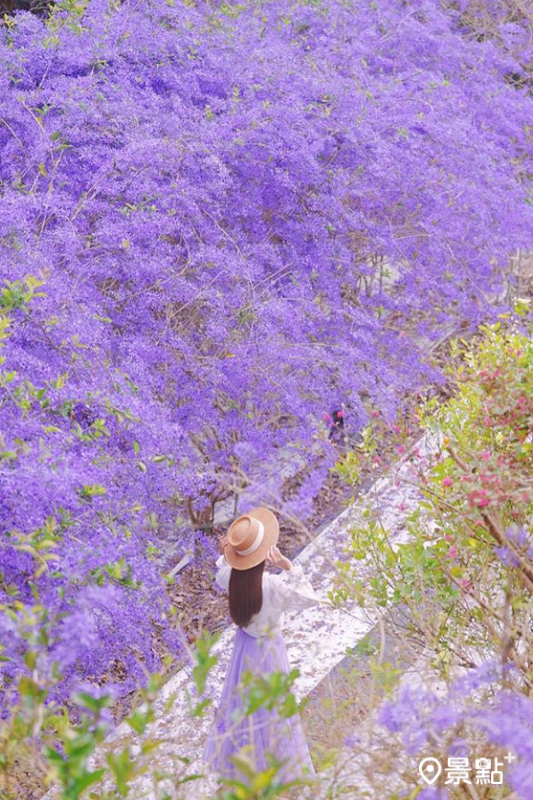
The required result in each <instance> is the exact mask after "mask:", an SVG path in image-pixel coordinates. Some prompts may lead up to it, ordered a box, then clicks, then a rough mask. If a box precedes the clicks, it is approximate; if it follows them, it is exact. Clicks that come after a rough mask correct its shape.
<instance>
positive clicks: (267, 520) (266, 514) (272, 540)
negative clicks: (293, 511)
mask: <svg viewBox="0 0 533 800" xmlns="http://www.w3.org/2000/svg"><path fill="white" fill-rule="evenodd" d="M246 514H249V515H250V516H251V517H255V519H258V520H259V521H260V522H262V523H263V525H264V528H265V533H264V536H263V541H262V542H261V544H260V545H259V547H258V548H257V550H255V551H254V552H253V553H249V554H248V555H247V556H240V555H239V554H238V553H237V552H236V551H235V550H234V549H233V547H232V546H231V545H230V544H229V543H228V544H227V545H226V547H225V548H224V558H225V559H226V561H227V562H228V564H229V565H230V566H231V567H233V569H250V567H256V566H257V565H258V564H260V563H261V561H264V560H265V558H266V554H267V553H268V551H269V549H270V548H271V547H272V545H274V544H276V542H277V541H278V538H279V522H278V518H277V517H276V515H275V514H274V513H273V512H272V511H271V510H270V509H269V508H265V507H264V506H258V507H257V508H252V509H251V510H250V511H247V512H246Z"/></svg>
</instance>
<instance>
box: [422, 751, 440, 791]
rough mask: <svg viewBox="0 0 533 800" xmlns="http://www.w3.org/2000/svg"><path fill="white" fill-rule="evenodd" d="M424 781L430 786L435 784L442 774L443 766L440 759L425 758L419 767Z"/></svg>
mask: <svg viewBox="0 0 533 800" xmlns="http://www.w3.org/2000/svg"><path fill="white" fill-rule="evenodd" d="M418 771H419V772H420V774H421V776H422V778H423V780H425V782H426V783H428V784H429V785H430V786H431V785H432V784H434V783H435V781H436V780H437V778H438V777H439V775H440V774H441V772H442V766H441V763H440V761H439V759H438V758H423V759H422V761H421V762H420V764H419V765H418Z"/></svg>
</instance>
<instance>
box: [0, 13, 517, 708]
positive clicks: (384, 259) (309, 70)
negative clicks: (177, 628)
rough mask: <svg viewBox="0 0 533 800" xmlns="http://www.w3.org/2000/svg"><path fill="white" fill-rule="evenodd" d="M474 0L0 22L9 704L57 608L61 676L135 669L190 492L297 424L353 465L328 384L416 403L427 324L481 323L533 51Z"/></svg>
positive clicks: (389, 401) (148, 643) (210, 495)
mask: <svg viewBox="0 0 533 800" xmlns="http://www.w3.org/2000/svg"><path fill="white" fill-rule="evenodd" d="M461 14H462V11H461V9H460V8H455V7H453V6H451V7H448V8H446V7H445V6H440V5H438V4H436V3H434V2H430V1H429V0H411V1H410V2H406V3H402V4H375V3H363V4H353V5H351V4H350V3H345V2H341V1H340V0H333V1H332V2H331V3H328V4H327V6H326V5H322V4H321V3H312V4H307V3H292V2H288V1H287V0H276V2H274V3H268V4H262V3H260V4H251V5H243V4H238V5H235V6H229V5H227V4H222V5H221V6H220V7H217V6H216V4H212V3H203V2H198V3H195V2H184V3H181V2H174V0H146V2H142V3H138V2H133V1H132V0H125V2H118V0H84V1H83V2H71V0H68V1H67V2H64V3H58V4H55V8H54V9H53V10H52V13H51V15H50V17H49V18H48V19H44V18H42V19H41V18H38V17H36V16H34V15H32V14H30V13H20V14H16V15H15V16H13V17H6V18H5V19H4V20H3V23H2V28H1V31H0V92H1V95H2V111H1V117H0V245H1V246H0V259H1V275H2V286H1V301H0V309H1V315H0V330H1V333H2V355H1V358H2V362H1V364H0V369H1V374H0V409H1V415H2V420H1V431H0V481H1V493H2V501H1V504H0V524H1V534H0V535H1V537H2V538H1V540H0V547H1V549H2V567H1V573H0V602H1V604H2V612H3V613H2V618H1V621H0V630H1V634H2V636H1V640H2V658H3V659H6V660H5V661H3V662H2V680H3V689H6V688H7V689H8V691H7V692H6V691H3V692H2V703H3V704H5V706H6V707H7V705H8V704H9V703H10V702H12V701H13V702H14V700H15V698H16V692H17V691H18V688H17V687H18V682H17V680H18V678H20V676H21V675H26V674H28V672H30V671H31V667H30V666H29V665H28V664H27V663H26V660H25V659H26V656H27V646H26V645H25V640H24V638H23V637H22V634H21V629H25V628H26V627H27V626H29V627H31V626H32V625H35V620H36V619H39V620H41V621H42V627H41V628H40V629H39V630H37V631H36V635H37V636H38V641H37V647H38V650H39V653H40V660H39V669H40V671H41V673H42V674H44V675H50V674H51V673H53V672H54V671H55V669H56V668H58V669H60V671H61V672H62V674H63V675H64V682H63V683H54V688H53V690H52V694H53V695H54V696H56V695H57V697H58V699H59V698H63V699H64V698H65V697H66V696H67V695H68V693H69V691H71V690H72V689H73V688H74V687H75V686H76V683H77V681H78V680H79V679H84V678H94V679H95V680H96V679H100V680H104V679H109V678H110V677H112V678H120V676H124V675H126V676H127V680H125V681H124V682H123V686H122V691H123V692H125V691H128V690H130V689H132V688H133V687H134V686H135V685H136V683H137V682H138V681H141V680H142V676H143V674H144V672H143V669H144V668H148V669H150V668H152V667H153V666H155V662H156V661H157V658H156V656H155V654H154V649H153V646H152V634H153V623H154V622H160V623H161V622H162V623H167V621H168V616H169V614H170V613H171V609H170V608H169V607H168V604H167V602H166V600H165V595H164V592H163V588H162V581H161V578H160V576H159V574H158V569H157V566H156V562H155V556H156V555H157V548H158V542H157V538H158V537H159V536H163V535H169V534H172V533H173V532H174V530H175V527H174V526H175V518H176V514H177V513H184V512H186V511H187V510H188V512H189V515H190V517H191V519H194V518H195V514H198V513H201V512H202V511H205V509H206V508H207V509H208V510H209V508H210V507H212V504H213V502H214V500H215V499H216V498H217V497H221V496H223V495H224V493H225V492H227V490H228V485H231V482H232V479H233V478H232V476H233V475H234V473H235V472H238V471H239V470H240V471H242V472H243V473H245V474H247V475H249V476H250V475H252V473H254V471H255V473H256V474H255V476H253V477H255V478H257V484H258V485H256V486H253V485H252V486H251V487H250V495H249V497H248V499H250V500H252V497H253V491H254V490H255V491H256V492H257V491H259V490H261V491H262V492H263V493H264V492H266V491H267V489H269V488H270V485H268V484H266V482H264V475H263V469H264V468H265V467H266V466H267V465H269V466H272V465H273V464H274V463H275V462H276V458H277V456H278V453H279V449H280V447H283V446H285V447H288V448H289V447H290V448H293V449H295V450H298V451H299V452H300V454H304V455H308V454H309V453H310V452H311V449H312V448H318V450H319V454H320V452H321V453H322V454H323V455H324V457H325V458H326V457H327V458H328V459H329V463H332V459H333V458H334V457H335V456H334V449H333V447H332V446H331V444H330V442H329V441H328V440H327V437H324V438H323V439H321V438H320V437H319V436H318V434H317V428H318V420H319V419H320V416H321V414H322V413H323V410H324V409H325V408H340V407H342V408H343V409H346V412H347V414H350V415H351V420H352V425H353V427H354V428H355V429H358V428H361V426H363V425H364V424H365V423H366V422H367V418H368V413H367V410H366V408H365V406H364V404H363V402H362V400H361V395H362V394H364V393H366V396H368V397H369V398H370V402H371V404H374V405H379V407H380V408H381V410H382V417H383V419H384V420H391V419H393V418H394V415H395V413H396V411H397V409H398V408H399V407H400V406H401V403H402V394H403V392H404V390H405V388H406V387H410V388H412V387H413V386H418V385H421V384H423V383H424V382H425V381H427V379H428V378H437V377H438V372H437V371H436V370H435V369H432V368H430V367H429V366H428V365H427V364H426V363H425V361H424V358H423V354H421V353H420V352H419V351H418V349H417V345H416V342H415V341H411V340H410V338H409V336H408V335H407V334H405V331H404V330H403V328H404V324H405V325H406V324H407V323H410V324H411V325H412V327H414V328H415V333H416V334H417V335H418V334H428V335H430V336H431V337H434V336H436V335H438V328H439V326H440V325H441V324H442V323H443V322H444V321H454V322H457V324H459V323H462V322H466V324H470V325H472V326H474V325H476V324H477V323H479V322H480V321H481V320H483V319H484V318H485V316H486V314H487V313H488V300H487V298H486V297H484V296H483V295H480V293H479V292H478V289H477V286H478V285H482V286H483V287H484V289H485V291H486V294H487V297H489V296H491V295H492V294H494V293H497V292H498V291H499V290H500V289H501V288H502V284H503V280H504V278H503V274H504V271H505V268H506V265H507V260H508V255H509V253H510V252H511V251H512V250H514V249H515V248H517V247H526V246H529V244H530V242H531V209H530V185H529V183H528V180H529V178H528V176H529V175H530V173H531V157H532V140H531V131H530V127H529V126H530V120H531V110H532V105H533V101H532V99H531V96H530V95H529V94H528V92H527V90H525V89H524V87H522V86H521V85H520V84H519V82H518V83H517V82H516V81H515V82H514V83H513V85H511V84H510V83H509V81H508V80H507V76H508V75H509V74H510V73H512V74H518V75H526V74H527V69H528V62H529V59H530V57H531V52H530V50H529V49H528V45H527V44H524V43H522V44H520V46H518V47H515V46H514V44H513V48H512V49H510V48H509V47H508V46H507V44H506V40H504V41H500V40H498V39H497V38H494V39H491V38H487V39H486V40H485V41H479V37H477V38H476V37H469V36H465V35H464V34H465V25H464V20H462V16H461ZM354 31H364V36H363V35H361V36H360V35H357V36H356V35H354ZM513 42H514V40H513ZM496 310H501V309H496ZM418 320H419V324H418V325H416V324H415V325H413V324H412V323H413V322H415V323H416V321H418ZM524 413H525V412H524ZM274 478H275V482H276V481H277V484H278V485H279V482H280V481H281V476H280V475H278V474H276V475H275V476H274ZM469 481H470V484H472V485H471V490H472V492H478V494H474V495H472V498H473V505H475V506H476V508H478V509H479V510H481V511H483V509H484V507H485V506H484V505H483V503H484V498H485V497H486V495H485V494H483V491H485V492H488V491H489V490H488V486H489V484H488V483H487V486H486V487H484V486H478V482H477V481H475V482H474V483H475V486H474V485H473V482H472V480H471V478H469ZM316 488H317V477H316V475H315V476H311V477H310V478H309V480H308V481H307V482H306V483H305V485H304V489H303V493H304V495H305V496H306V498H307V499H308V497H309V496H311V495H312V493H313V492H314V491H315V490H316ZM523 488H524V487H521V488H520V490H521V491H522V490H523ZM502 491H503V489H502ZM480 492H481V494H480ZM263 496H264V494H263ZM306 498H304V499H306ZM513 502H518V503H525V502H526V501H525V500H524V499H521V498H520V495H519V493H517V494H516V497H513ZM480 503H481V504H480ZM41 615H43V616H41ZM39 636H40V638H39ZM166 647H168V648H172V649H173V650H174V651H175V650H176V649H177V647H178V642H177V641H176V638H175V637H172V636H171V635H170V634H169V633H167V641H166Z"/></svg>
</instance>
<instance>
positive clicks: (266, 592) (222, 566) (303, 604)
mask: <svg viewBox="0 0 533 800" xmlns="http://www.w3.org/2000/svg"><path fill="white" fill-rule="evenodd" d="M216 567H217V573H216V575H215V580H216V582H217V583H218V585H219V586H220V587H221V589H225V590H226V591H228V587H229V579H230V576H231V567H230V565H229V564H228V562H227V561H226V559H225V558H224V555H221V556H220V558H219V559H218V560H217V562H216ZM320 602H322V601H321V599H320V597H318V595H317V594H316V593H315V590H314V589H313V587H312V585H311V583H310V581H309V579H308V578H306V577H305V575H304V571H303V568H302V567H301V565H300V564H293V565H292V567H291V568H290V569H289V570H286V571H284V572H283V573H282V574H281V575H273V574H271V573H270V572H267V571H266V570H265V571H264V572H263V605H262V606H261V610H260V611H259V612H258V613H257V614H254V616H253V617H252V619H251V621H250V622H249V623H248V625H246V626H245V627H243V631H245V632H246V633H248V634H250V636H254V637H255V638H257V637H258V636H261V635H262V634H271V635H274V636H275V635H276V634H277V633H281V623H282V617H283V612H284V611H300V610H303V609H304V608H309V607H311V606H315V605H318V603H320Z"/></svg>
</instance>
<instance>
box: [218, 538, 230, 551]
mask: <svg viewBox="0 0 533 800" xmlns="http://www.w3.org/2000/svg"><path fill="white" fill-rule="evenodd" d="M227 543H228V537H227V536H222V537H221V538H220V539H219V540H218V550H219V552H220V553H223V552H224V548H225V547H226V545H227Z"/></svg>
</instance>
